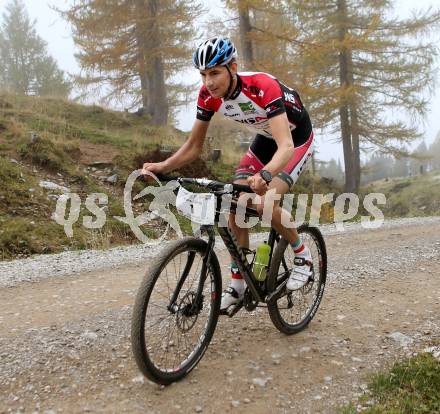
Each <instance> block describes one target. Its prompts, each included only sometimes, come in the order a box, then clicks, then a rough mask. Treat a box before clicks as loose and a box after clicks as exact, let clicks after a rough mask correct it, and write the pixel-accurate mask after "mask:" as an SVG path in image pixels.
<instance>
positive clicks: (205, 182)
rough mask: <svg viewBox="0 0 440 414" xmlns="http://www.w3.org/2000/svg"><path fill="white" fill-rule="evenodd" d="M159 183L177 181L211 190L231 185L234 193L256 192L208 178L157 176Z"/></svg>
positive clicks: (248, 188)
mask: <svg viewBox="0 0 440 414" xmlns="http://www.w3.org/2000/svg"><path fill="white" fill-rule="evenodd" d="M156 177H157V178H158V180H159V181H173V180H176V181H178V182H179V183H187V184H196V185H199V186H202V187H207V188H209V189H211V190H223V189H224V188H225V186H227V185H231V186H232V189H233V191H235V192H243V193H253V192H254V191H253V190H252V189H251V187H249V186H248V185H243V184H234V183H232V184H229V183H222V182H220V181H215V180H209V179H207V178H186V177H172V176H169V175H164V174H156Z"/></svg>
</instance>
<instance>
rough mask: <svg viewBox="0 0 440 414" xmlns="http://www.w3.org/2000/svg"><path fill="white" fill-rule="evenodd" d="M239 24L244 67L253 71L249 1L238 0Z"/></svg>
mask: <svg viewBox="0 0 440 414" xmlns="http://www.w3.org/2000/svg"><path fill="white" fill-rule="evenodd" d="M238 22H239V28H240V46H241V50H240V53H241V57H242V62H243V66H244V68H245V69H246V70H250V69H252V66H253V62H254V53H253V50H252V40H251V39H250V38H249V33H250V32H251V30H252V27H251V21H250V18H249V5H248V2H247V0H238Z"/></svg>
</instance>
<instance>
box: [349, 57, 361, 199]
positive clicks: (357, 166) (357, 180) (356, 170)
mask: <svg viewBox="0 0 440 414" xmlns="http://www.w3.org/2000/svg"><path fill="white" fill-rule="evenodd" d="M347 57H348V83H349V85H350V86H351V87H353V86H354V76H353V55H352V52H351V50H350V51H349V52H348V54H347ZM350 124H351V139H352V147H353V174H354V187H355V191H356V193H357V192H358V191H359V187H360V185H361V155H360V148H359V118H358V112H357V105H356V98H355V97H354V98H353V99H352V100H351V102H350Z"/></svg>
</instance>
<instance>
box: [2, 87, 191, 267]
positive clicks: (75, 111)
mask: <svg viewBox="0 0 440 414" xmlns="http://www.w3.org/2000/svg"><path fill="white" fill-rule="evenodd" d="M31 132H34V133H35V134H37V135H38V137H39V138H38V139H37V140H36V142H35V143H32V142H31V139H30V136H31ZM164 139H166V141H167V142H168V143H169V145H179V144H180V143H181V142H183V139H184V137H183V136H182V135H181V134H179V133H178V132H176V131H174V130H172V129H157V128H153V127H148V125H147V123H146V121H145V119H142V118H140V117H138V116H136V115H132V114H127V113H118V112H112V111H105V110H103V109H102V108H99V107H96V106H91V107H88V106H83V105H76V104H73V103H69V102H66V101H61V100H55V99H49V98H30V97H17V96H11V95H0V259H9V258H12V257H16V256H19V255H27V254H32V253H46V252H57V251H61V250H64V249H72V248H73V249H75V248H90V247H97V248H99V247H107V246H111V245H114V244H124V243H130V242H133V241H134V237H133V235H132V234H131V232H130V231H129V228H128V227H127V226H125V225H124V224H122V223H120V222H119V221H117V220H114V219H113V218H112V217H113V216H115V215H124V214H123V213H124V211H123V208H122V204H121V202H122V189H123V187H122V186H123V183H124V180H125V177H126V176H127V175H128V174H129V173H130V172H131V171H132V170H133V169H135V168H136V165H135V164H134V160H135V159H136V158H138V159H143V156H142V154H146V153H148V152H149V151H151V150H152V149H153V148H154V147H155V146H156V144H157V143H158V142H160V141H162V140H164ZM17 161H18V162H17ZM95 161H104V162H105V163H106V164H107V165H108V166H109V167H108V169H107V170H106V171H102V169H99V168H98V169H96V171H94V172H95V173H96V174H91V172H92V170H91V167H90V166H89V164H90V163H92V162H95ZM113 173H117V174H118V175H119V177H120V182H119V183H118V184H117V185H116V186H114V185H111V184H109V183H105V182H103V181H102V180H100V179H99V176H98V175H99V174H101V176H103V177H105V176H109V175H111V174H113ZM40 180H49V181H52V182H56V183H58V184H61V185H64V186H67V187H69V188H70V189H71V191H73V192H76V193H78V194H79V195H80V196H81V198H82V201H83V202H84V201H85V198H86V196H87V195H88V194H90V193H92V192H103V193H106V194H108V196H109V207H108V215H107V216H108V218H109V219H108V221H107V223H106V225H105V226H104V228H103V229H102V230H87V229H85V228H84V227H83V226H81V225H80V223H82V216H83V215H85V214H89V213H88V212H87V211H86V210H85V209H84V208H82V209H81V216H80V220H79V221H78V223H79V224H77V225H75V226H74V237H73V238H71V239H70V238H68V237H66V235H65V234H64V231H63V229H62V227H60V226H59V225H58V224H56V223H55V222H54V221H53V220H52V219H51V216H52V213H53V212H54V211H55V205H56V202H55V201H54V200H53V199H50V198H49V195H50V192H48V191H47V190H44V189H42V188H40V186H39V182H40ZM148 232H150V234H152V233H154V229H147V233H148Z"/></svg>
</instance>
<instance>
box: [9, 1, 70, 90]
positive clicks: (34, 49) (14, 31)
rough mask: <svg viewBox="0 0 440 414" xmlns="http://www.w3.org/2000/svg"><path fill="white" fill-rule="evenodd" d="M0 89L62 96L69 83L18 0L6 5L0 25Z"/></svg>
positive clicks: (68, 88)
mask: <svg viewBox="0 0 440 414" xmlns="http://www.w3.org/2000/svg"><path fill="white" fill-rule="evenodd" d="M0 62H1V64H0V89H4V90H6V91H10V92H13V93H17V94H21V95H38V96H43V95H45V96H47V95H51V96H59V97H63V98H66V97H67V96H68V95H69V93H70V89H71V85H70V82H69V81H68V80H67V79H66V77H65V75H64V72H63V71H62V70H60V69H59V67H58V65H57V63H56V61H55V60H54V59H53V58H52V57H51V56H49V54H48V52H47V44H46V42H45V41H44V40H43V39H42V38H41V37H40V36H39V35H38V34H37V32H36V29H35V22H32V21H31V20H30V19H29V16H28V14H27V12H26V9H25V7H24V4H23V2H22V1H21V0H12V1H11V2H10V3H8V4H7V5H6V11H5V13H4V14H3V16H2V22H1V25H0Z"/></svg>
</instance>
